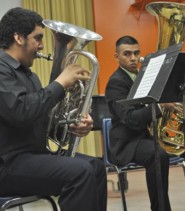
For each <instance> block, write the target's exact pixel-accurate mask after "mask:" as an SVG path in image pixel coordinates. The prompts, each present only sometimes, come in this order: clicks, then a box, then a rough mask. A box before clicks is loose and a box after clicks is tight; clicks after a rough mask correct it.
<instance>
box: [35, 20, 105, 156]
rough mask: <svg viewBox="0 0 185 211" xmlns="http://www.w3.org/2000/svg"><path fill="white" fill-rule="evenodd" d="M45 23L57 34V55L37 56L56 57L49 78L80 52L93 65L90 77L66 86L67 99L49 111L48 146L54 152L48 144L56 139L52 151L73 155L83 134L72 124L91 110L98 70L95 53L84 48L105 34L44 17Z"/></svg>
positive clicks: (49, 58) (58, 72)
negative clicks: (55, 147)
mask: <svg viewBox="0 0 185 211" xmlns="http://www.w3.org/2000/svg"><path fill="white" fill-rule="evenodd" d="M43 24H44V25H45V26H46V27H47V28H49V29H50V30H51V32H52V35H53V37H54V55H53V56H51V55H48V56H44V55H43V54H42V53H40V52H38V54H37V57H38V58H45V59H47V60H52V61H53V65H52V72H51V78H50V82H51V81H53V80H55V78H56V77H57V76H58V75H59V74H60V73H61V72H62V71H63V69H64V68H65V67H66V66H68V65H70V64H72V63H75V62H77V58H78V57H79V56H80V55H81V56H83V57H85V58H87V59H88V60H89V61H90V64H91V67H92V70H91V74H90V80H89V81H80V80H79V81H77V82H76V83H75V84H74V85H73V87H70V88H68V89H66V91H65V97H64V99H63V100H62V101H61V102H59V103H58V104H57V105H56V106H55V107H54V108H53V109H52V110H51V112H50V113H49V121H48V128H47V140H48V143H47V148H48V150H50V151H51V152H53V150H52V149H51V148H50V147H49V142H53V143H54V144H56V145H57V150H56V151H55V152H53V153H58V154H61V155H63V156H70V157H74V155H75V153H76V149H77V147H78V145H79V142H80V137H77V136H75V135H74V134H72V133H71V132H70V129H69V125H70V124H71V123H75V124H78V123H79V122H80V121H81V118H83V115H85V114H86V113H88V112H89V111H90V109H91V98H92V93H93V90H94V86H95V83H96V79H97V77H98V71H99V64H98V61H97V59H96V57H95V56H94V55H93V54H91V53H89V52H87V51H83V50H82V49H83V48H84V47H85V45H87V44H88V43H89V42H90V41H98V40H101V39H102V37H101V36H100V35H99V34H97V33H95V32H92V31H90V30H87V29H85V28H82V27H79V26H76V25H73V24H69V23H64V22H60V21H54V20H43Z"/></svg>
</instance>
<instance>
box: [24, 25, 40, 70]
mask: <svg viewBox="0 0 185 211" xmlns="http://www.w3.org/2000/svg"><path fill="white" fill-rule="evenodd" d="M42 38H43V28H42V27H40V26H36V27H35V29H34V31H32V33H30V34H29V35H28V36H27V38H25V39H24V43H23V45H22V53H23V56H22V59H21V61H20V62H21V63H22V64H23V65H24V66H26V67H30V66H32V65H33V60H34V59H35V58H36V57H37V52H38V51H40V50H42V49H43V42H42Z"/></svg>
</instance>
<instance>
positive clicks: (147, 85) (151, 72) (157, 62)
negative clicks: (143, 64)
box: [133, 54, 166, 98]
mask: <svg viewBox="0 0 185 211" xmlns="http://www.w3.org/2000/svg"><path fill="white" fill-rule="evenodd" d="M165 57H166V54H162V55H160V56H157V57H155V58H152V59H150V61H149V63H148V66H147V68H146V70H145V73H144V75H143V78H142V80H141V81H140V84H139V86H138V88H137V91H136V93H135V95H134V97H133V98H141V97H146V96H147V95H148V93H149V91H150V90H151V88H152V86H153V84H154V82H155V80H156V78H157V75H158V73H159V71H160V69H161V66H162V64H163V62H164V60H165Z"/></svg>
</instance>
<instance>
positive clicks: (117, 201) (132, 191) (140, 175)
mask: <svg viewBox="0 0 185 211" xmlns="http://www.w3.org/2000/svg"><path fill="white" fill-rule="evenodd" d="M127 178H128V182H129V187H128V191H127V192H126V200H127V207H128V211H149V210H150V204H149V199H148V194H147V189H146V182H145V172H144V171H143V170H140V171H137V172H129V173H128V174H127ZM108 179H110V180H113V181H115V182H117V177H116V175H115V174H109V175H108ZM169 196H170V201H171V207H172V211H184V210H185V208H184V207H185V175H184V171H183V168H182V167H181V166H178V167H177V166H176V167H171V168H170V177H169ZM24 208H25V211H33V210H34V211H41V210H42V211H50V210H51V208H50V206H48V203H47V202H46V201H40V202H35V203H32V204H29V205H25V206H24ZM10 210H11V211H16V210H17V209H16V208H14V209H10ZM77 211H78V210H77ZM87 211H88V210H87ZM107 211H122V204H121V198H120V193H119V192H113V190H112V185H111V183H108V208H107Z"/></svg>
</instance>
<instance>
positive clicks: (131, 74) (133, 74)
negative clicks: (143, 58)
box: [120, 66, 137, 81]
mask: <svg viewBox="0 0 185 211" xmlns="http://www.w3.org/2000/svg"><path fill="white" fill-rule="evenodd" d="M120 68H121V69H122V70H124V71H125V72H126V73H127V74H128V75H129V76H130V78H131V79H132V81H135V79H136V77H137V74H135V73H132V72H130V71H128V70H126V69H125V68H123V67H121V66H120Z"/></svg>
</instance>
